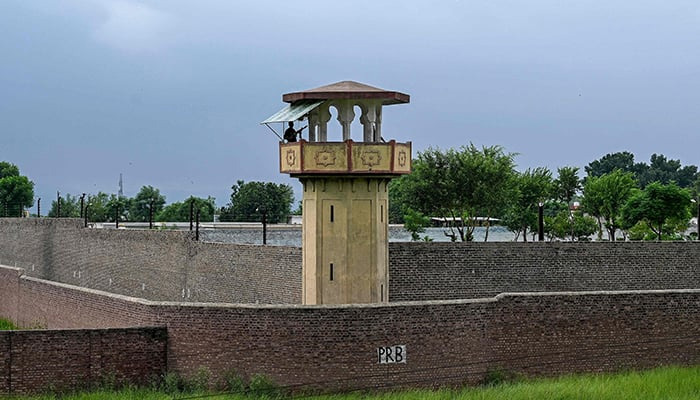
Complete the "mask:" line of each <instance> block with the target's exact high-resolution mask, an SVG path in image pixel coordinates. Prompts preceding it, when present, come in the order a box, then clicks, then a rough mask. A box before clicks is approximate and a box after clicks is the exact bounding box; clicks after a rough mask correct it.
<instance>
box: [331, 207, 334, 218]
mask: <svg viewBox="0 0 700 400" xmlns="http://www.w3.org/2000/svg"><path fill="white" fill-rule="evenodd" d="M333 211H334V210H333V206H331V222H333V219H334V212H333Z"/></svg>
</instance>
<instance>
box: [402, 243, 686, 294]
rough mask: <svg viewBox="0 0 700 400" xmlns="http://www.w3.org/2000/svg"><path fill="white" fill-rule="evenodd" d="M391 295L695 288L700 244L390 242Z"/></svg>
mask: <svg viewBox="0 0 700 400" xmlns="http://www.w3.org/2000/svg"><path fill="white" fill-rule="evenodd" d="M389 264H390V267H391V269H390V275H389V278H390V282H389V300H390V301H409V300H448V299H469V298H479V297H492V296H495V295H497V294H499V293H504V292H559V291H591V290H645V289H695V288H698V287H700V242H590V243H570V242H558V243H557V242H552V243H548V242H545V243H538V242H535V243H514V242H500V243H499V242H493V243H483V242H481V243H390V244H389Z"/></svg>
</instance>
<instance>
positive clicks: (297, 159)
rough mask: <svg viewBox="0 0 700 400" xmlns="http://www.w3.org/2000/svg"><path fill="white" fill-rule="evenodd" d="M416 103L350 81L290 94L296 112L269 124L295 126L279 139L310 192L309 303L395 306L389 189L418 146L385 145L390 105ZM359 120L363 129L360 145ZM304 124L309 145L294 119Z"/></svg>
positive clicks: (305, 227) (282, 161)
mask: <svg viewBox="0 0 700 400" xmlns="http://www.w3.org/2000/svg"><path fill="white" fill-rule="evenodd" d="M409 99H410V97H409V96H408V95H407V94H404V93H400V92H396V91H389V90H384V89H379V88H376V87H372V86H369V85H365V84H362V83H358V82H352V81H343V82H337V83H334V84H330V85H326V86H321V87H318V88H315V89H310V90H305V91H302V92H294V93H287V94H284V95H283V96H282V100H283V101H284V102H287V103H290V104H289V106H287V107H285V108H284V109H282V110H280V111H278V112H277V113H276V114H274V115H273V116H271V117H269V118H268V119H266V120H265V121H263V122H262V123H263V124H265V125H268V124H270V123H282V124H283V125H282V126H283V127H284V126H285V125H284V124H285V123H286V124H287V126H288V128H287V130H285V132H284V137H281V136H280V137H279V139H280V140H281V143H279V165H280V172H282V173H286V174H290V175H291V176H292V177H295V178H298V179H299V180H300V182H301V184H302V188H303V198H302V205H303V223H302V237H303V239H302V293H301V294H302V302H303V303H304V304H348V303H386V302H388V301H389V243H388V231H389V222H388V220H389V216H388V210H389V187H388V185H389V181H391V179H393V178H395V177H398V176H400V175H404V174H408V173H410V172H411V142H403V143H401V142H397V141H396V140H393V139H392V140H389V141H388V142H387V141H384V140H382V107H384V106H387V105H392V104H405V103H408V102H409ZM330 108H333V109H335V110H336V111H337V115H338V122H339V123H340V128H341V131H342V132H341V134H340V135H334V134H333V132H331V135H329V134H328V129H327V126H328V123H329V122H330V121H331V112H330ZM355 110H357V111H359V113H358V114H359V115H356V114H355ZM358 117H359V118H358ZM355 119H359V122H360V125H361V129H359V131H360V132H355V136H356V140H353V138H352V136H353V135H352V134H353V132H351V129H352V128H351V127H352V122H353V120H355ZM301 120H306V121H307V123H308V125H307V126H305V127H304V128H306V127H308V128H309V136H308V140H298V138H297V135H298V134H299V132H300V131H301V130H302V129H304V128H302V129H299V130H295V129H294V121H301ZM289 121H292V122H289ZM268 128H270V129H271V130H272V131H273V132H275V131H274V129H272V128H271V127H270V126H269V125H268ZM275 134H277V132H275ZM278 136H279V135H278ZM329 136H331V138H329ZM332 136H336V137H335V138H333V137H332ZM357 139H360V140H357Z"/></svg>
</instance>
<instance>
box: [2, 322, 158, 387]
mask: <svg viewBox="0 0 700 400" xmlns="http://www.w3.org/2000/svg"><path fill="white" fill-rule="evenodd" d="M166 345H167V333H166V329H165V328H127V329H101V330H58V331H55V330H52V331H47V330H37V331H5V332H0V349H1V350H2V351H1V352H0V368H2V369H1V370H0V393H10V394H25V393H32V392H37V391H44V390H58V391H63V390H76V389H83V388H88V387H90V386H92V385H97V384H100V383H103V382H104V381H105V380H113V382H114V383H116V384H123V383H129V384H137V385H145V384H148V383H149V382H151V381H154V380H157V379H158V378H159V377H161V376H162V375H163V374H164V373H165V372H166V370H167V364H166V362H167V360H166Z"/></svg>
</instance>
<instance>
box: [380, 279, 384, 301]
mask: <svg viewBox="0 0 700 400" xmlns="http://www.w3.org/2000/svg"><path fill="white" fill-rule="evenodd" d="M380 292H381V298H382V299H381V300H380V301H382V302H383V301H384V284H383V283H382V289H381V290H380Z"/></svg>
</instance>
